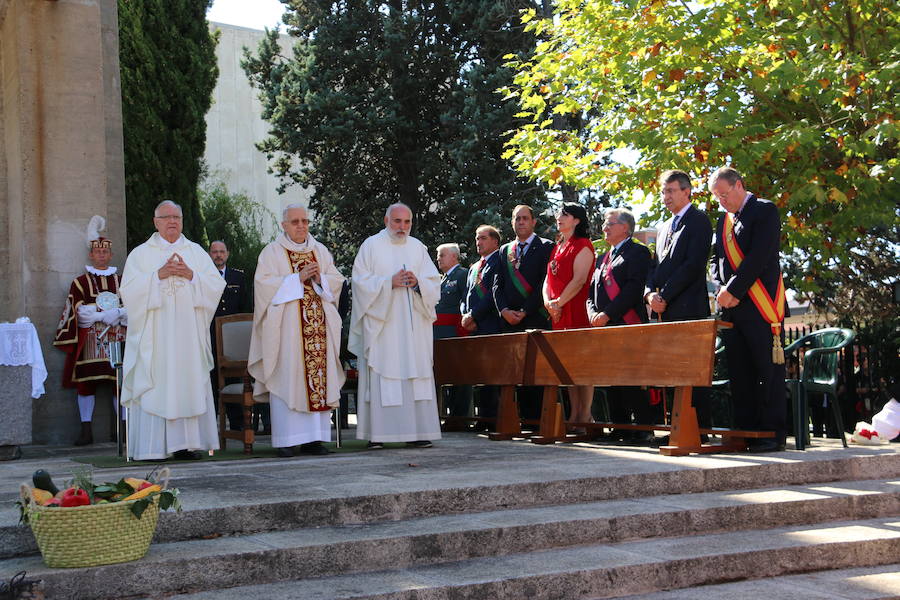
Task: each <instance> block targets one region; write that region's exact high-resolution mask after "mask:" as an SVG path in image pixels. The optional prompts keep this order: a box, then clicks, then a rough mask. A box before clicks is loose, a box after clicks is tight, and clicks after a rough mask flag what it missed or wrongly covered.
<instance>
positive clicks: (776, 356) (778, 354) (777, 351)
mask: <svg viewBox="0 0 900 600" xmlns="http://www.w3.org/2000/svg"><path fill="white" fill-rule="evenodd" d="M780 338H781V336H780V335H773V336H772V362H773V363H774V364H776V365H783V364H784V348H782V347H781V344H779V343H778V342H779V341H781V340H780Z"/></svg>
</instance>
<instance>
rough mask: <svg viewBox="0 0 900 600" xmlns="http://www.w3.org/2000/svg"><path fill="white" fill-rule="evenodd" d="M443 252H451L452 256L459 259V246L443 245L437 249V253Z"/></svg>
mask: <svg viewBox="0 0 900 600" xmlns="http://www.w3.org/2000/svg"><path fill="white" fill-rule="evenodd" d="M441 250H449V251H450V254H453V255H454V256H456V258H459V244H441V245H440V246H438V247H437V251H438V252H440V251H441Z"/></svg>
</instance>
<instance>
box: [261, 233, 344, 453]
mask: <svg viewBox="0 0 900 600" xmlns="http://www.w3.org/2000/svg"><path fill="white" fill-rule="evenodd" d="M288 250H291V251H294V252H307V251H312V252H313V254H314V255H315V257H316V262H317V263H318V264H319V273H320V278H321V281H322V285H319V284H316V283H315V282H313V284H312V293H314V294H317V295H318V296H319V297H320V298H321V299H322V308H323V310H324V312H325V330H326V333H325V336H326V344H327V347H326V355H327V357H326V372H325V382H326V389H327V392H326V404H327V405H328V406H337V405H338V403H339V402H340V398H341V387H342V386H343V385H344V371H343V369H342V368H341V365H340V349H341V317H340V315H339V314H338V311H337V302H338V299H339V298H340V294H341V286H342V285H343V283H344V277H343V276H342V275H341V274H340V273H339V272H338V270H337V268H336V267H335V266H334V259H333V258H332V256H331V253H330V252H329V251H328V250H327V249H326V248H325V246H323V245H322V244H320V243H319V242H317V241H316V240H315V239H314V238H313V237H312V236H307V239H306V242H304V243H303V244H297V243H295V242H293V241H292V240H291V239H290V238H289V237H288V236H287V235H286V234H282V235H280V236H278V238H277V239H276V240H275V241H274V242H272V243H270V244H269V245H267V246H266V247H265V248H264V249H263V251H262V252H261V253H260V255H259V261H258V262H257V265H256V276H255V277H254V280H253V295H254V306H255V311H254V313H253V333H252V336H251V338H250V357H249V359H248V367H247V368H248V370H249V371H250V375H252V376H253V377H254V379H255V380H256V384H255V387H254V391H253V399H254V400H255V401H257V402H269V404H270V406H271V411H272V419H271V420H272V446H274V447H276V448H280V447H287V446H296V445H297V444H305V443H308V442H314V441H325V442H327V441H330V440H331V411H330V410H324V411H311V410H310V409H309V402H308V391H307V373H306V369H305V367H304V360H303V356H304V354H303V352H304V350H303V348H304V346H303V344H304V340H303V339H302V335H301V329H300V308H299V303H300V300H301V299H302V298H303V295H304V287H303V284H302V283H301V282H300V277H299V275H298V274H296V273H294V272H293V270H292V268H291V263H290V260H289V258H288V253H287V251H288Z"/></svg>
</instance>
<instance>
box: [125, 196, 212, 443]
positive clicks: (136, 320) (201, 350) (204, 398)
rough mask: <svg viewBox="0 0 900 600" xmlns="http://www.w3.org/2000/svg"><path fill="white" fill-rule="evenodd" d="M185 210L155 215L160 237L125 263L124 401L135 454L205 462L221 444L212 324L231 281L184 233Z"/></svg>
mask: <svg viewBox="0 0 900 600" xmlns="http://www.w3.org/2000/svg"><path fill="white" fill-rule="evenodd" d="M182 221H183V219H182V211H181V207H180V206H179V205H177V204H175V203H174V202H172V201H171V200H165V201H163V202H161V203H160V204H159V205H158V206H157V207H156V210H155V211H154V214H153V224H154V225H155V226H156V233H154V234H153V235H152V236H150V239H148V240H147V241H146V242H144V243H143V244H141V245H140V246H138V247H137V248H135V249H134V250H132V252H131V254H129V255H128V259H127V260H126V261H125V270H124V272H123V274H122V287H121V296H122V300H123V302H124V304H125V307H126V308H127V309H128V317H129V328H128V336H127V338H126V340H125V356H124V361H123V383H122V404H123V405H124V406H126V407H128V409H129V413H128V417H129V418H128V456H129V457H131V458H134V459H137V460H158V459H166V458H168V457H170V456H171V457H173V458H175V459H181V460H184V459H188V460H190V459H197V458H201V456H202V455H200V454H198V453H196V452H195V451H196V450H214V449H217V448H218V447H219V440H218V431H217V429H216V419H215V409H214V405H213V395H212V386H211V385H210V380H209V371H210V369H212V368H213V358H212V350H211V347H210V339H209V323H210V321H212V318H213V314H215V312H216V307H217V306H218V304H219V298H221V297H222V290H223V289H224V288H225V279H223V278H222V275H221V274H220V273H219V271H218V269H216V266H215V265H214V264H213V261H212V259H211V258H210V256H209V254H207V253H206V251H205V250H204V249H203V248H201V247H200V246H199V245H198V244H195V243H194V242H191V241H190V240H188V239H187V238H185V237H184V236H183V235H182V234H181V230H182Z"/></svg>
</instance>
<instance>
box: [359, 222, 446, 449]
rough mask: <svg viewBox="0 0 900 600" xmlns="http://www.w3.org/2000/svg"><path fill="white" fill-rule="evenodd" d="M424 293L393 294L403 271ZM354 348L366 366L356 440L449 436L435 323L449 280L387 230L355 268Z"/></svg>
mask: <svg viewBox="0 0 900 600" xmlns="http://www.w3.org/2000/svg"><path fill="white" fill-rule="evenodd" d="M404 267H405V268H406V269H407V270H408V271H412V272H413V273H414V274H415V275H416V278H417V279H418V281H419V286H418V290H412V289H408V288H396V289H392V287H391V278H392V277H393V276H394V274H396V273H397V271H399V270H401V269H402V268H404ZM350 281H351V283H352V285H353V313H352V316H351V319H350V340H349V344H348V348H349V350H350V352H353V353H354V354H355V355H356V356H357V358H358V359H359V365H358V366H359V394H358V401H357V412H358V415H357V427H356V437H357V438H359V439H367V440H371V441H376V442H410V441H416V440H436V439H439V438H440V437H441V427H440V422H439V420H438V414H437V402H436V399H435V389H434V370H433V360H432V356H433V352H434V340H433V333H432V327H431V325H432V323H433V322H434V319H435V311H434V307H435V305H436V304H437V302H438V299H439V298H440V295H441V276H440V274H439V273H438V271H437V269H436V268H435V266H434V264H433V263H432V262H431V258H430V257H429V255H428V249H427V248H426V247H425V245H424V244H422V242H420V241H419V240H417V239H415V238H412V237H409V238H404V239H400V240H395V239H394V238H392V237H391V236H390V234H388V232H387V230H386V229H384V230H382V231H381V232H379V233H377V234H375V235H373V236H371V237H369V238H368V239H366V241H365V242H363V244H362V246H360V248H359V253H358V254H357V255H356V260H355V261H354V263H353V275H352V277H351V278H350Z"/></svg>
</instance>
